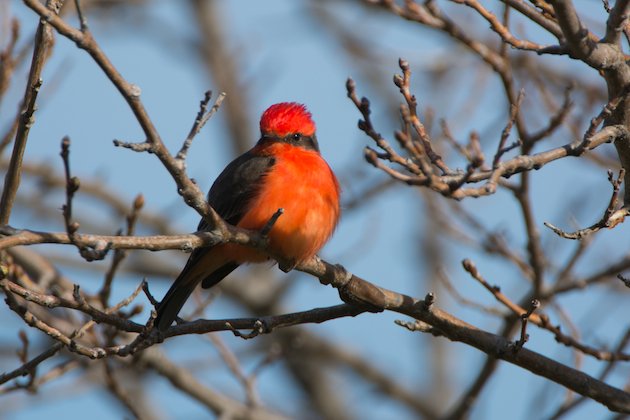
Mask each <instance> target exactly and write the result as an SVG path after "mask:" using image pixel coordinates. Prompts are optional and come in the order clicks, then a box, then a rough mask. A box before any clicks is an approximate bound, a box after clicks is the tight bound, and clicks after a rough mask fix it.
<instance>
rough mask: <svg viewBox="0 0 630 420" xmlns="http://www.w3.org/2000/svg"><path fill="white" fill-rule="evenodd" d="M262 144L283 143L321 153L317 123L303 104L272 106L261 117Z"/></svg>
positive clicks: (284, 103)
mask: <svg viewBox="0 0 630 420" xmlns="http://www.w3.org/2000/svg"><path fill="white" fill-rule="evenodd" d="M260 134H261V139H260V141H261V142H270V141H271V142H283V143H288V144H291V145H294V146H298V147H302V148H304V149H307V150H315V151H318V152H319V145H318V143H317V138H316V136H315V123H314V122H313V119H312V118H311V113H310V112H308V110H307V109H306V107H305V106H304V105H302V104H298V103H295V102H281V103H279V104H275V105H271V106H270V107H269V108H267V110H266V111H265V112H264V113H263V115H262V117H260Z"/></svg>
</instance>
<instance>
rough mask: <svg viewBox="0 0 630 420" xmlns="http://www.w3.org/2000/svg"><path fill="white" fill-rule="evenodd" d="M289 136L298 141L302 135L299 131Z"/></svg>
mask: <svg viewBox="0 0 630 420" xmlns="http://www.w3.org/2000/svg"><path fill="white" fill-rule="evenodd" d="M291 138H292V139H293V140H295V141H299V140H301V139H302V135H301V134H300V133H295V134H293V135H292V136H291Z"/></svg>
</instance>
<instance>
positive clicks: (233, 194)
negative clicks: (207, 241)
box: [198, 152, 275, 230]
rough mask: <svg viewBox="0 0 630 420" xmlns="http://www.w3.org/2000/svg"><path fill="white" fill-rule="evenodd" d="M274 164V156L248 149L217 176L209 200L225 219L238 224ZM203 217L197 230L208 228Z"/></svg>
mask: <svg viewBox="0 0 630 420" xmlns="http://www.w3.org/2000/svg"><path fill="white" fill-rule="evenodd" d="M274 164H275V158H273V157H272V156H259V155H254V154H252V153H251V152H247V153H245V154H243V155H241V156H239V157H238V158H236V159H234V160H233V161H232V162H231V163H230V164H229V165H228V166H226V167H225V169H224V170H223V172H221V174H220V175H219V176H218V177H217V179H216V180H215V181H214V184H212V187H211V188H210V191H209V192H208V203H209V204H210V205H211V206H212V208H213V209H215V210H216V212H217V213H219V216H221V217H222V218H223V219H224V220H225V221H226V222H228V223H229V224H231V225H236V224H238V222H239V221H240V220H241V219H242V218H243V215H244V214H245V212H246V211H247V210H248V207H249V202H250V201H251V199H252V198H253V197H254V196H255V195H256V193H257V192H258V190H259V188H260V184H261V183H262V180H263V178H264V176H265V174H266V173H267V172H268V171H269V170H270V169H271V167H272V166H273V165H274ZM207 227H208V226H207V224H206V223H205V222H204V220H203V219H202V220H201V222H199V226H198V230H204V229H207Z"/></svg>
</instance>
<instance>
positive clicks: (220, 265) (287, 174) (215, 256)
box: [155, 102, 340, 330]
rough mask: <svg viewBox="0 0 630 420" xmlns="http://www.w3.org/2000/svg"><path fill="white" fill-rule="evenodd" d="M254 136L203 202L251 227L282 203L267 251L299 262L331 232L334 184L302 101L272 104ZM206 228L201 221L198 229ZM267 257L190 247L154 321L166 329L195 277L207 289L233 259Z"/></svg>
mask: <svg viewBox="0 0 630 420" xmlns="http://www.w3.org/2000/svg"><path fill="white" fill-rule="evenodd" d="M260 134H261V137H260V140H258V143H257V144H256V145H255V146H254V147H253V148H252V149H250V150H249V151H247V152H246V153H244V154H243V155H241V156H239V157H237V158H236V159H234V160H233V161H232V162H231V163H230V164H229V165H228V166H227V167H226V168H225V169H224V170H223V172H222V173H221V174H220V175H219V177H218V178H217V179H216V181H215V182H214V184H213V185H212V187H211V188H210V192H209V193H208V203H209V204H210V205H211V206H212V207H213V208H214V209H215V210H216V211H217V213H218V214H219V215H220V216H221V217H222V218H223V219H224V220H225V221H227V222H228V223H230V224H232V225H235V226H238V227H241V228H245V229H252V230H260V229H263V228H264V227H265V225H266V224H267V223H268V222H269V220H270V219H271V218H272V217H273V215H274V214H275V213H276V212H277V211H278V210H279V209H283V213H282V215H281V216H280V217H279V218H278V219H277V220H276V222H275V224H273V226H272V228H271V231H270V232H269V250H270V251H272V252H273V253H274V254H276V255H279V256H282V257H283V258H284V259H286V260H288V261H292V262H295V263H300V262H303V261H306V260H308V259H309V258H311V257H313V256H314V255H315V254H316V253H317V252H318V251H319V250H320V249H321V247H322V246H324V244H325V243H326V242H327V241H328V239H329V238H330V236H331V235H332V233H333V231H334V230H335V227H336V225H337V221H338V220H339V215H340V207H339V194H340V189H339V183H338V182H337V178H336V177H335V174H334V173H333V171H332V170H331V169H330V167H329V166H328V164H327V163H326V161H325V160H324V159H323V158H322V156H321V155H320V153H319V145H318V143H317V138H316V136H315V123H314V122H313V120H312V118H311V114H310V113H309V112H308V110H307V109H306V107H305V106H304V105H301V104H297V103H292V102H283V103H279V104H275V105H272V106H271V107H269V108H268V109H267V110H266V111H265V112H264V113H263V115H262V117H261V119H260ZM206 228H207V225H206V224H205V222H204V221H203V220H202V221H201V222H200V223H199V228H198V229H199V230H203V229H206ZM268 259H269V256H268V255H267V254H266V253H265V252H263V251H260V250H257V249H254V248H249V247H245V246H242V245H238V244H220V245H216V246H213V247H209V248H198V249H196V250H195V251H194V252H193V253H192V254H191V255H190V258H189V259H188V262H187V263H186V266H185V267H184V269H183V270H182V272H181V273H180V275H179V276H178V277H177V279H175V281H174V282H173V285H172V286H171V288H170V289H169V291H168V292H167V293H166V295H165V296H164V299H162V301H161V302H160V304H159V305H158V308H157V318H156V319H155V325H156V326H157V328H159V329H160V330H165V329H167V328H168V327H170V325H171V324H172V323H173V321H174V320H175V318H176V317H177V314H178V313H179V311H180V310H181V308H182V307H183V306H184V303H185V302H186V300H187V299H188V297H189V296H190V294H191V293H192V292H193V290H194V289H195V287H197V285H198V284H199V283H201V285H202V287H203V288H206V289H207V288H209V287H212V286H214V285H215V284H217V283H218V282H219V281H221V280H222V279H223V278H225V277H226V276H227V275H228V274H230V273H231V272H232V271H234V270H235V269H236V268H237V267H238V266H239V265H240V264H243V263H250V262H263V261H266V260H268Z"/></svg>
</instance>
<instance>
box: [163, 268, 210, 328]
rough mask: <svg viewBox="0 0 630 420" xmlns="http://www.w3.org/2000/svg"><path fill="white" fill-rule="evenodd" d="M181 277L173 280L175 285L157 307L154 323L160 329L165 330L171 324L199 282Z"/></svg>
mask: <svg viewBox="0 0 630 420" xmlns="http://www.w3.org/2000/svg"><path fill="white" fill-rule="evenodd" d="M180 280H181V274H180V277H178V278H177V280H175V281H174V282H173V285H172V286H171V288H170V289H168V292H166V295H164V298H163V299H162V301H161V302H160V304H159V305H158V307H157V317H156V318H155V321H154V325H155V326H156V327H157V328H158V329H159V330H160V331H164V330H166V329H167V328H168V327H170V326H171V324H172V323H173V321H175V318H177V314H179V311H180V310H181V309H182V307H183V306H184V304H185V303H186V301H187V300H188V297H190V295H191V294H192V292H193V290H195V287H196V286H197V284H198V283H199V282H198V281H187V282H184V281H180Z"/></svg>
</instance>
